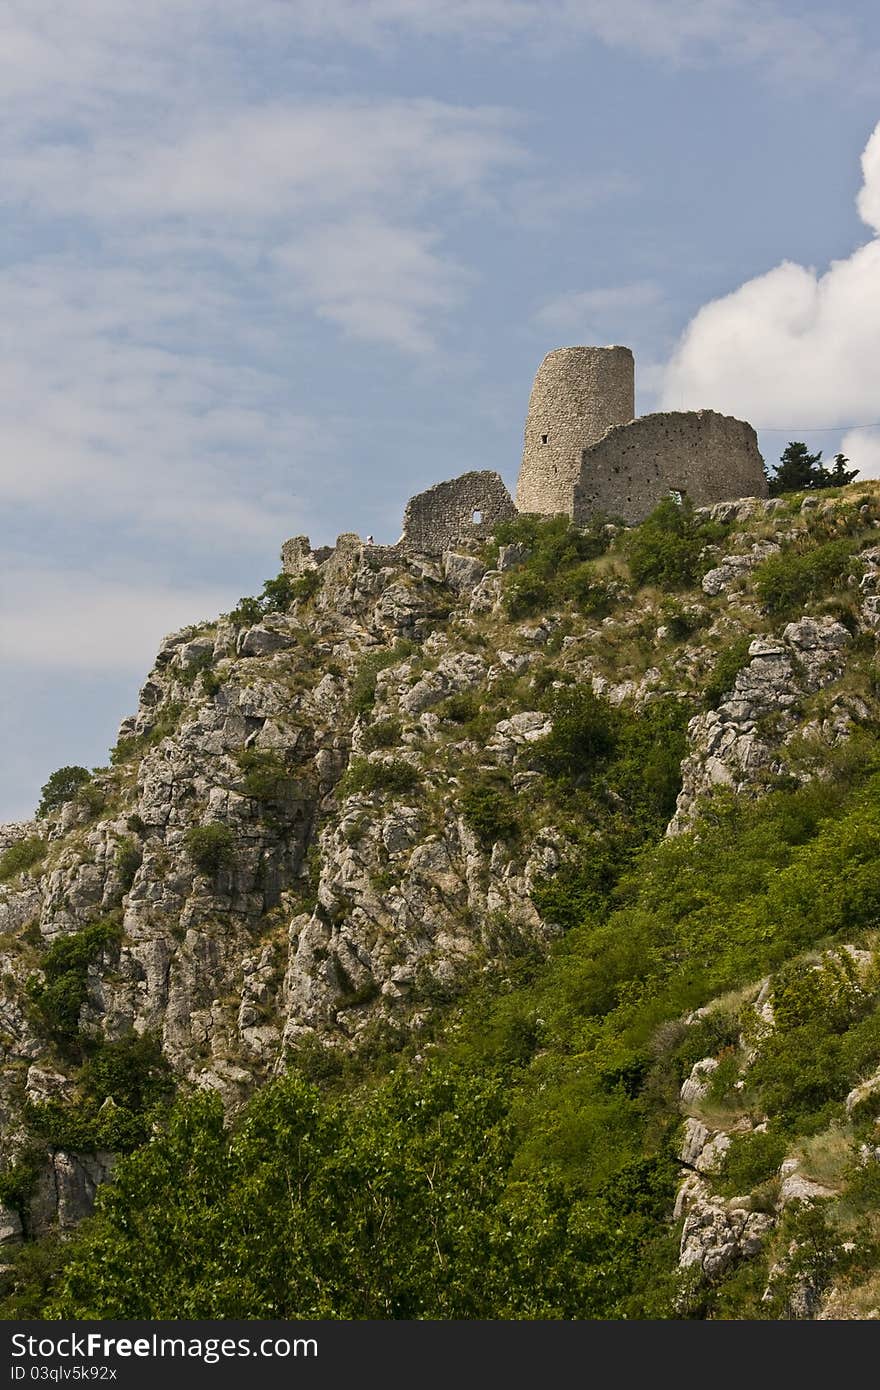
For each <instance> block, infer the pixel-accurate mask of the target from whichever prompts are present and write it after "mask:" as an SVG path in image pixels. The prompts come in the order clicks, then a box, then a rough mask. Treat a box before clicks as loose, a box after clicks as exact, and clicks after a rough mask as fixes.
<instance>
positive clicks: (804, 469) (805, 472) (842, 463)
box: [768, 440, 858, 497]
mask: <svg viewBox="0 0 880 1390" xmlns="http://www.w3.org/2000/svg"><path fill="white" fill-rule="evenodd" d="M848 463H849V459H848V458H846V456H845V455H844V454H838V455H837V456H836V458H835V460H834V467H833V468H832V469H828V468H826V467H825V465H824V464H823V462H822V450H821V449H820V450H819V451H818V453H815V454H811V453H810V451H809V449H808V448H807V446H806V444H804V443H802V442H801V441H798V440H790V441H789V443H788V444H787V445H786V447H785V449H784V450H783V452H782V455H781V457H780V460H779V464H778V465H777V468H776V471H775V473H773V474H772V475H770V476H768V484H769V490H770V496H771V497H778V496H779V494H780V493H782V492H808V491H813V490H815V489H817V488H825V487H844V486H845V485H846V484H847V483H851V482H852V481H853V479H854V478H856V477H858V469H857V468H855V469H852V470H851V471H847V468H846V465H847V464H848Z"/></svg>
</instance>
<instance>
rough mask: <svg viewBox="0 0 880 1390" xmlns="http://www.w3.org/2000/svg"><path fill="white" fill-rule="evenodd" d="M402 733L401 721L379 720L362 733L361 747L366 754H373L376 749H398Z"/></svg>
mask: <svg viewBox="0 0 880 1390" xmlns="http://www.w3.org/2000/svg"><path fill="white" fill-rule="evenodd" d="M401 733H402V729H401V724H400V720H399V719H377V720H376V722H375V723H374V724H368V725H367V727H366V728H365V729H364V730H363V732H362V733H361V746H362V747H363V749H364V752H365V753H372V752H373V751H374V750H375V749H376V748H396V747H397V745H398V744H399V743H400V736H401Z"/></svg>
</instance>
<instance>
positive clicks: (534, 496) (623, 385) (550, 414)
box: [516, 347, 635, 516]
mask: <svg viewBox="0 0 880 1390" xmlns="http://www.w3.org/2000/svg"><path fill="white" fill-rule="evenodd" d="M634 414H635V363H634V360H633V355H632V352H631V351H630V349H629V348H627V347H606V348H599V347H570V348H558V349H557V350H556V351H555V352H550V353H548V354H547V356H546V357H545V358H544V361H543V362H542V363H541V365H540V367H539V368H538V372H537V375H536V377H535V382H534V385H533V386H532V394H531V396H530V397H529V411H528V415H527V417H526V429H525V443H524V448H523V457H522V468H521V469H520V474H519V482H518V484H517V489H516V505H517V507H518V509H519V510H520V511H521V512H540V513H542V514H544V515H546V516H552V515H553V514H554V513H557V512H567V513H568V514H569V515H571V511H572V488H573V487H574V485H575V483H576V482H577V481H578V479H579V478H580V475H581V460H582V457H583V452H584V449H586V448H588V447H589V445H591V444H595V443H596V442H597V441H598V440H599V439H601V438H602V436H603V435H604V434H605V431H606V430H607V429H609V427H610V426H612V425H624V424H626V423H627V421H629V420H632V418H633V416H634Z"/></svg>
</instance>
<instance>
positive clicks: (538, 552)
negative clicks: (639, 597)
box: [486, 516, 612, 621]
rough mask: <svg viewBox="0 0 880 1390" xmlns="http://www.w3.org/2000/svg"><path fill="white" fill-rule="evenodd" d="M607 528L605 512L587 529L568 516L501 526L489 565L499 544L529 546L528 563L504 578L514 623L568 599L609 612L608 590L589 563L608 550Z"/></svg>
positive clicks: (595, 610) (508, 609) (506, 602)
mask: <svg viewBox="0 0 880 1390" xmlns="http://www.w3.org/2000/svg"><path fill="white" fill-rule="evenodd" d="M605 528H606V522H605V518H604V517H601V516H595V517H593V518H592V519H591V520H590V522H589V523H588V524H587V525H586V526H584V527H578V526H573V525H572V523H571V521H570V519H569V518H568V517H566V516H555V517H537V516H520V517H516V518H514V519H513V520H512V521H505V522H504V523H503V524H502V525H501V526H499V527H498V529H497V531H496V532H495V538H494V541H493V542H492V544H491V546H490V547H489V549H488V551H487V557H486V558H487V560H488V561H489V563H490V564H494V563H495V562H496V560H497V558H498V547H499V545H510V544H519V545H524V546H526V547H527V549H528V554H527V556H526V558H525V559H524V561H523V563H522V564H521V565H520V566H518V567H517V568H515V569H514V570H513V571H511V573H510V575H509V576H508V577H507V579H506V581H505V592H504V606H505V610H506V612H507V616H508V617H509V618H510V619H512V620H513V621H516V620H517V619H519V618H528V617H534V616H536V615H537V614H539V613H543V612H546V611H547V610H548V609H550V608H553V607H555V606H556V605H557V604H559V603H562V602H566V601H567V602H573V603H574V604H575V606H576V607H577V608H579V609H580V611H581V612H583V613H589V614H592V615H594V616H602V615H603V614H605V613H607V612H608V611H609V609H610V607H611V603H612V600H611V596H610V593H609V590H608V588H607V586H606V584H605V583H604V582H603V581H602V580H601V579H599V578H598V577H597V575H596V573H595V570H594V569H593V567H592V565H591V564H590V563H589V562H590V561H591V560H595V559H597V558H598V557H599V556H600V555H603V554H604V553H605V551H606V550H607V549H608V546H609V544H610V539H609V536H608V535H607V534H606V529H605Z"/></svg>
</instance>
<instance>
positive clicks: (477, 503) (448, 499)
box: [400, 469, 516, 555]
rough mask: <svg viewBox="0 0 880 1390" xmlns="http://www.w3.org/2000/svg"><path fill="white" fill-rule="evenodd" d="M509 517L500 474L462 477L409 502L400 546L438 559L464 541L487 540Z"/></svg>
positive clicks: (511, 508) (509, 502)
mask: <svg viewBox="0 0 880 1390" xmlns="http://www.w3.org/2000/svg"><path fill="white" fill-rule="evenodd" d="M513 516H516V507H515V506H514V504H513V499H512V498H511V496H510V493H509V492H508V491H507V488H506V487H505V486H504V482H503V480H502V478H501V476H500V474H498V473H493V472H491V471H490V470H488V469H487V470H485V471H482V472H473V473H462V474H461V476H460V477H458V478H450V479H449V480H448V481H447V482H443V483H437V484H436V485H435V486H434V487H429V488H428V489H427V491H425V492H419V493H417V494H416V496H415V497H411V498H410V500H409V501H408V502H407V504H406V510H405V512H404V514H403V535H402V536H401V538H400V544H401V545H402V546H404V547H405V548H406V549H407V550H415V551H426V552H427V553H429V554H437V555H439V554H441V553H442V552H443V551H444V550H449V549H450V548H451V547H453V546H455V545H457V544H459V543H460V542H462V541H465V540H472V539H480V540H483V539H488V538H489V537H490V536H491V535H492V533H493V531H494V530H495V528H496V526H498V524H499V523H500V522H502V521H507V520H508V519H509V518H510V517H513Z"/></svg>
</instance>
